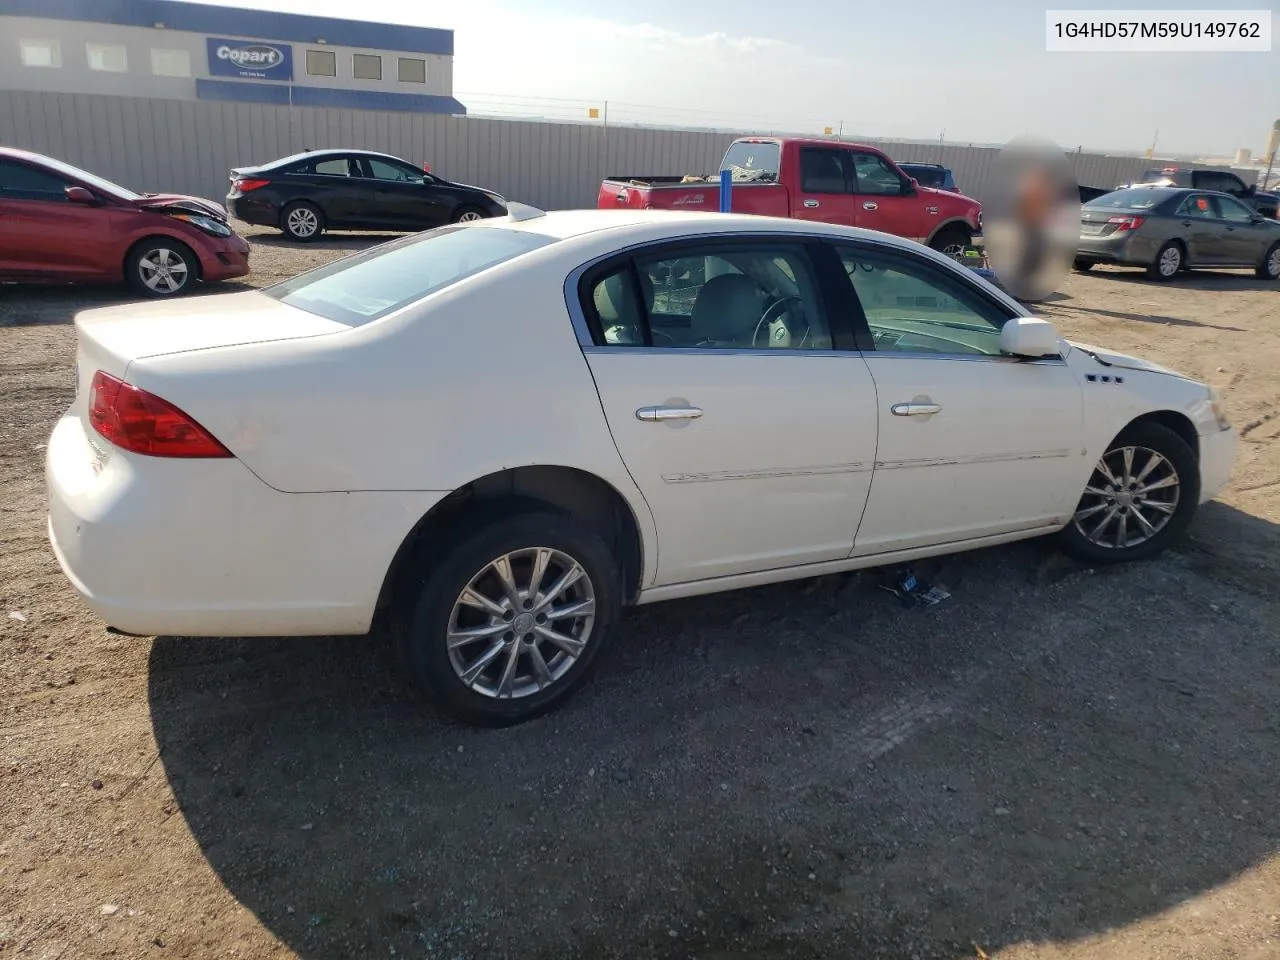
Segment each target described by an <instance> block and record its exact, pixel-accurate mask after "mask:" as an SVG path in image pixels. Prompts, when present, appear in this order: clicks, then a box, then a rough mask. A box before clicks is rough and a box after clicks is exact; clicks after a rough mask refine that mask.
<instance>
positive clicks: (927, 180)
mask: <svg viewBox="0 0 1280 960" xmlns="http://www.w3.org/2000/svg"><path fill="white" fill-rule="evenodd" d="M899 166H901V167H902V169H903V170H905V171H906V172H907V174H908V175H909V176H912V177H915V178H916V182H917V183H918V184H920V185H921V186H922V187H940V186H942V185H943V184H944V183H946V182H947V171H945V170H939V169H938V168H937V167H913V166H912V165H911V164H909V163H904V164H899Z"/></svg>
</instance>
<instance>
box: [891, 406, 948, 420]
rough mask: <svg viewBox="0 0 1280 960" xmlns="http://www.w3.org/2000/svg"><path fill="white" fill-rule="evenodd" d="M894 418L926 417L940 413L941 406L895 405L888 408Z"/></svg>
mask: <svg viewBox="0 0 1280 960" xmlns="http://www.w3.org/2000/svg"><path fill="white" fill-rule="evenodd" d="M889 412H890V413H892V414H893V415H894V416H895V417H927V416H930V415H931V414H935V413H941V412H942V405H941V404H938V403H895V404H894V405H893V406H892V407H890V408H889Z"/></svg>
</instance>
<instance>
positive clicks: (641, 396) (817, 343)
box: [581, 237, 876, 585]
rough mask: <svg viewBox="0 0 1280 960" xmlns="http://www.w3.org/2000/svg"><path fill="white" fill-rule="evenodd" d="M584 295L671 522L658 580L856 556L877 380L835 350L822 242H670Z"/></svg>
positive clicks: (607, 399) (644, 474) (602, 365)
mask: <svg viewBox="0 0 1280 960" xmlns="http://www.w3.org/2000/svg"><path fill="white" fill-rule="evenodd" d="M828 256H829V252H828ZM581 288H582V291H583V293H582V301H583V308H584V310H585V311H586V313H587V315H588V318H589V325H590V326H591V328H592V331H593V334H592V340H591V342H590V344H589V345H587V346H585V347H584V350H585V353H586V358H587V362H588V364H589V365H590V367H591V372H592V375H593V376H594V378H595V382H596V386H597V388H598V391H599V396H600V402H601V405H602V408H603V410H604V414H605V416H606V418H607V420H608V423H609V427H610V430H611V431H612V434H613V438H614V441H615V443H616V444H617V448H618V450H619V452H620V453H621V456H622V459H623V461H624V462H625V463H626V466H627V469H628V470H629V471H630V473H631V476H632V477H633V478H634V480H635V482H636V484H637V486H638V487H639V488H640V490H641V492H642V493H643V495H644V497H645V500H646V501H647V503H648V505H649V508H650V510H651V511H652V514H653V518H654V521H655V524H656V526H657V530H658V552H657V581H656V584H657V585H670V584H678V583H687V582H693V581H698V580H704V579H708V578H713V577H725V576H733V575H735V574H749V573H753V572H757V571H765V570H776V569H782V568H788V567H797V566H803V565H806V564H814V563H821V562H823V561H830V560H840V559H843V558H845V557H847V556H848V554H849V551H850V549H851V547H852V545H853V538H854V534H855V533H856V531H857V526H858V520H859V518H860V516H861V514H862V508H863V506H864V504H865V502H866V496H867V491H868V489H869V487H870V482H871V471H872V462H873V459H874V456H875V442H876V413H875V407H876V403H875V387H874V385H873V384H872V381H871V377H870V375H869V373H868V371H867V365H866V363H865V361H864V360H863V359H862V357H861V356H860V355H859V354H858V353H857V352H856V351H851V350H847V349H846V350H836V349H833V347H834V346H835V344H834V343H833V340H832V335H831V327H830V323H829V320H828V309H829V306H828V301H827V299H826V298H825V297H824V296H823V295H822V294H821V292H820V288H819V281H818V272H817V271H816V270H815V266H814V263H813V261H812V260H811V259H810V248H809V247H808V246H807V245H805V244H803V243H799V242H796V241H793V240H775V239H768V238H757V239H750V238H741V237H735V238H721V239H719V240H716V241H714V242H712V241H707V242H705V243H700V244H663V245H658V246H655V247H649V248H646V249H644V250H642V251H640V252H639V253H637V254H635V255H634V256H633V257H628V258H626V259H622V260H613V261H609V262H607V263H605V264H602V265H601V266H599V267H598V268H595V269H594V270H593V271H591V272H589V273H588V274H587V275H586V276H585V277H584V279H583V281H582V284H581ZM846 346H849V344H846Z"/></svg>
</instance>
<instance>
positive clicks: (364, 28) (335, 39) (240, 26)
mask: <svg viewBox="0 0 1280 960" xmlns="http://www.w3.org/2000/svg"><path fill="white" fill-rule="evenodd" d="M0 15H4V16H13V17H43V18H46V19H50V20H80V21H85V22H88V23H112V24H116V25H118V26H123V27H154V26H155V25H156V24H157V23H163V24H164V25H165V28H166V29H168V30H184V31H189V32H191V33H211V34H215V35H218V36H226V37H247V38H251V39H254V40H279V41H281V42H288V43H315V42H316V41H317V40H321V39H323V40H327V41H328V42H329V43H330V44H337V45H340V46H344V47H364V48H365V49H367V50H398V51H403V52H405V53H425V54H437V55H440V56H447V57H451V56H453V31H452V30H437V29H435V28H433V27H404V26H398V25H396V24H390V23H364V22H362V21H359V20H338V19H335V18H333V17H312V16H308V15H305V14H297V13H276V12H274V11H271V10H246V9H243V8H238V7H218V6H212V5H210V4H207V3H187V2H185V0H182V2H179V0H0Z"/></svg>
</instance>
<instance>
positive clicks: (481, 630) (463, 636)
mask: <svg viewBox="0 0 1280 960" xmlns="http://www.w3.org/2000/svg"><path fill="white" fill-rule="evenodd" d="M510 629H511V625H510V624H509V623H506V622H504V621H499V622H498V623H490V624H486V625H485V626H483V627H466V628H465V629H461V630H450V631H449V649H450V650H456V649H458V647H465V646H466V645H467V644H469V643H475V642H476V641H477V640H487V639H488V638H490V637H496V636H499V635H501V634H504V633H506V632H507V631H508V630H510Z"/></svg>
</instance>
